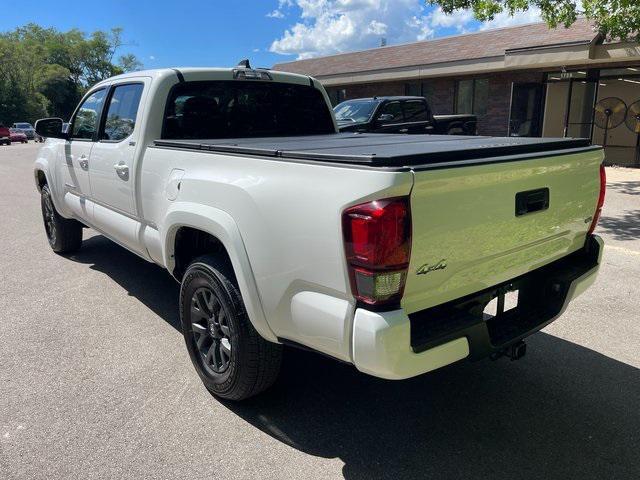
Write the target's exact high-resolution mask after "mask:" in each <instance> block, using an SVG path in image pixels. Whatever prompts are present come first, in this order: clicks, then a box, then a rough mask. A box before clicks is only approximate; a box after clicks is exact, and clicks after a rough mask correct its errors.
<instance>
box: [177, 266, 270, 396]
mask: <svg viewBox="0 0 640 480" xmlns="http://www.w3.org/2000/svg"><path fill="white" fill-rule="evenodd" d="M180 320H181V322H182V332H183V334H184V339H185V342H186V345H187V350H188V351H189V356H190V357H191V362H192V363H193V365H194V367H195V368H196V371H197V372H198V375H199V376H200V378H201V380H202V382H203V383H204V385H205V386H206V387H207V389H208V390H209V391H210V392H211V393H213V394H214V395H216V396H218V397H221V398H225V399H228V400H244V399H246V398H249V397H251V396H253V395H256V394H258V393H260V392H262V391H263V390H265V389H266V388H268V387H269V386H271V385H272V384H273V382H275V380H276V378H277V377H278V372H279V370H280V363H281V359H282V346H281V345H278V344H275V343H271V342H268V341H266V340H265V339H264V338H262V337H261V336H260V334H259V333H258V332H257V331H256V330H255V328H253V325H252V324H251V322H250V321H249V317H248V316H247V313H246V310H245V308H244V303H243V301H242V297H241V295H240V291H239V289H238V285H237V282H236V280H235V275H234V274H233V270H232V268H231V266H230V265H229V264H228V262H225V261H223V260H221V259H220V258H218V257H216V256H213V255H205V256H202V257H200V258H198V259H196V260H195V261H194V262H192V263H191V265H189V268H188V269H187V271H186V273H185V275H184V278H183V280H182V287H181V288H180Z"/></svg>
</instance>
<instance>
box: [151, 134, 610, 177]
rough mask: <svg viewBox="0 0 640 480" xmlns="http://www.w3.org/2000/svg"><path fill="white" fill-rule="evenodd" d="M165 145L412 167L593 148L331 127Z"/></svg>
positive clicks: (565, 141) (564, 141) (577, 141)
mask: <svg viewBox="0 0 640 480" xmlns="http://www.w3.org/2000/svg"><path fill="white" fill-rule="evenodd" d="M155 145H156V146H158V147H165V148H178V149H188V150H200V151H207V152H216V153H231V154H243V155H260V156H266V157H276V158H282V159H297V160H310V161H324V162H331V163H346V164H355V165H368V166H372V167H396V168H397V167H411V166H419V165H424V166H428V165H435V164H443V163H450V162H455V163H456V164H460V163H477V162H476V161H477V160H483V161H487V160H491V159H493V160H494V161H504V160H507V159H512V160H520V159H522V157H523V156H525V157H531V156H533V157H538V156H548V155H552V154H554V155H555V154H563V153H573V152H578V151H582V150H588V149H596V148H599V147H596V146H591V144H590V141H589V140H588V139H584V138H525V137H469V136H453V135H397V134H375V133H335V134H329V135H310V136H300V137H268V138H232V139H229V138H226V139H211V140H170V139H166V140H165V139H163V140H156V141H155Z"/></svg>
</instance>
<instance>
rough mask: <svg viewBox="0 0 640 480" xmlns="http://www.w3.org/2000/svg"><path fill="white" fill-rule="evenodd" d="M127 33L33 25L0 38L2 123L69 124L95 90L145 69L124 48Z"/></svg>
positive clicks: (0, 111)
mask: <svg viewBox="0 0 640 480" xmlns="http://www.w3.org/2000/svg"><path fill="white" fill-rule="evenodd" d="M123 46H124V44H123V42H122V29H121V28H113V29H111V30H110V31H109V32H103V31H96V32H93V33H92V34H90V35H86V34H85V33H83V32H81V31H80V30H77V29H73V30H69V31H67V32H60V31H58V30H56V29H54V28H43V27H41V26H39V25H35V24H28V25H25V26H24V27H19V28H16V29H15V30H13V31H10V32H4V33H0V123H4V124H5V125H8V124H11V123H13V122H22V121H28V122H34V121H35V120H36V119H38V118H42V117H46V116H56V117H62V118H64V119H68V118H69V116H70V115H71V113H72V111H73V109H74V108H75V106H76V104H77V103H78V101H79V99H80V98H81V97H82V95H83V94H84V93H85V92H86V90H87V88H89V87H90V86H91V85H93V84H95V83H97V82H99V81H101V80H103V79H105V78H107V77H110V76H113V75H117V74H120V73H123V72H128V71H133V70H139V69H140V68H141V67H142V64H141V63H140V62H139V61H138V59H137V58H136V57H135V56H134V55H131V54H128V55H123V56H120V57H119V59H118V61H117V62H114V57H115V55H116V53H117V51H118V50H119V49H120V48H121V47H123Z"/></svg>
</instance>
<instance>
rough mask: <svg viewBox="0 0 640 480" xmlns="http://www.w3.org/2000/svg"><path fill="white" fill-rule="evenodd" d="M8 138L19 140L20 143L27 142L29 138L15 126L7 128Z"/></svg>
mask: <svg viewBox="0 0 640 480" xmlns="http://www.w3.org/2000/svg"><path fill="white" fill-rule="evenodd" d="M9 139H10V140H11V141H12V142H20V143H28V142H29V139H28V138H27V135H26V134H25V133H24V132H23V131H22V130H18V129H17V128H10V129H9Z"/></svg>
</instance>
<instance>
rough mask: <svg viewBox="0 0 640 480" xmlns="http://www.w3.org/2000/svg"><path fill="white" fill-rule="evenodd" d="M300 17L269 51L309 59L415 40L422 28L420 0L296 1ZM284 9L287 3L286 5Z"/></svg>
mask: <svg viewBox="0 0 640 480" xmlns="http://www.w3.org/2000/svg"><path fill="white" fill-rule="evenodd" d="M294 3H295V4H296V6H297V8H298V9H299V10H300V18H299V20H298V22H296V23H295V24H294V25H293V26H291V27H289V28H288V29H287V30H285V32H284V33H283V34H282V36H281V37H280V38H278V39H276V40H274V41H273V42H272V44H271V47H270V50H271V51H272V52H276V53H281V54H295V55H297V56H298V58H309V57H313V56H317V55H326V54H330V53H338V52H344V51H350V50H354V49H361V48H371V47H376V46H379V45H380V42H381V40H382V38H383V37H384V38H386V39H387V41H388V42H389V43H399V42H409V41H412V40H415V39H416V38H417V37H418V36H419V35H420V34H421V33H422V29H423V25H422V22H420V21H417V22H414V21H412V19H413V18H414V17H415V18H416V19H418V18H421V17H423V16H424V6H423V2H422V1H421V0H295V2H294ZM285 8H286V6H285Z"/></svg>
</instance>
